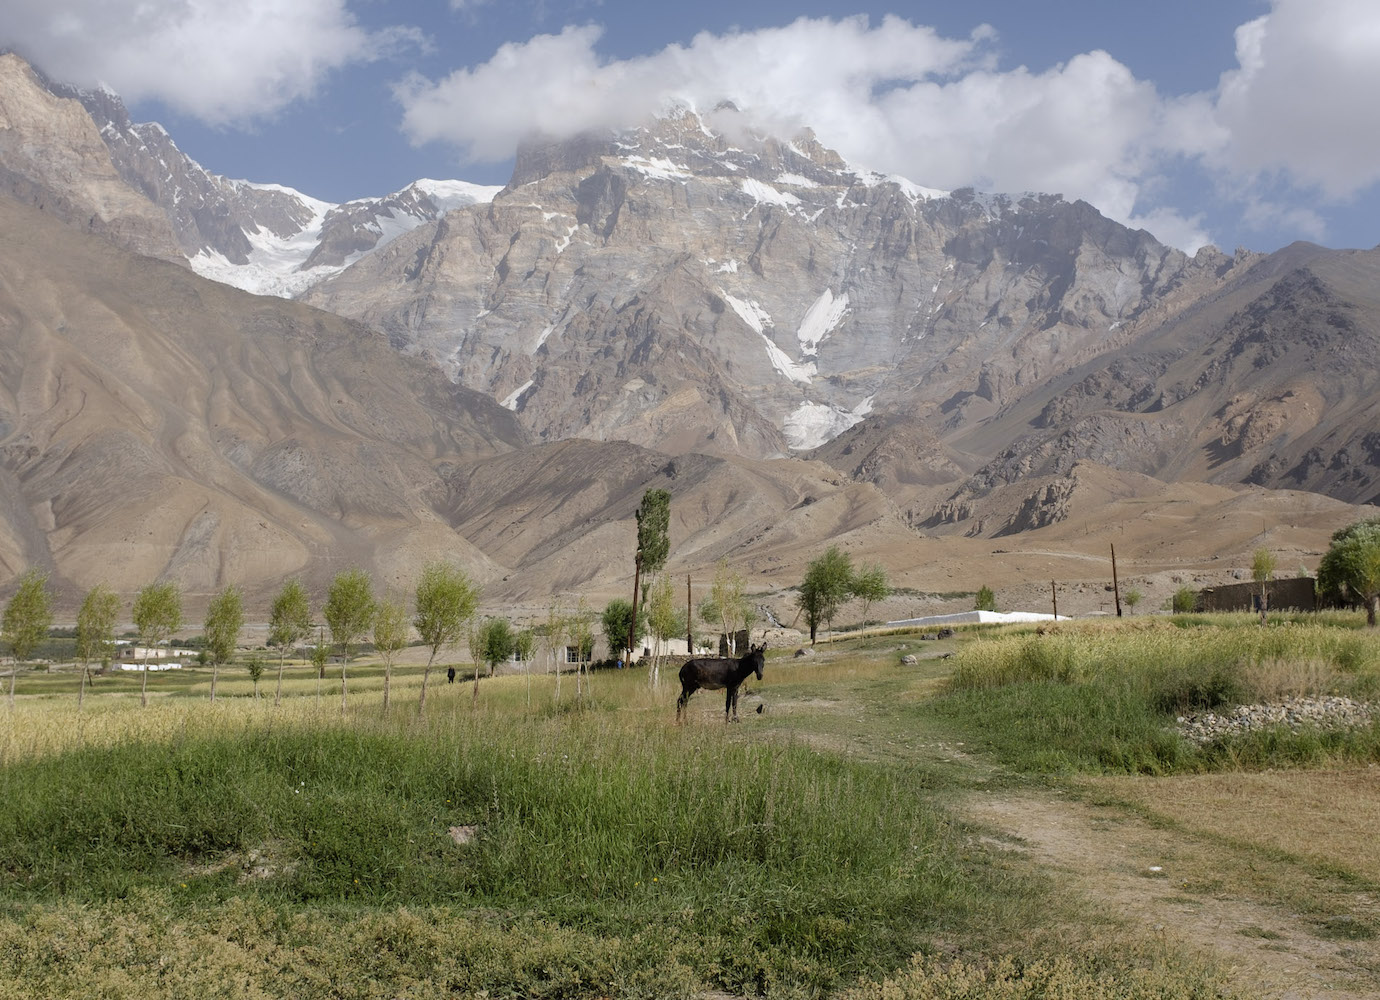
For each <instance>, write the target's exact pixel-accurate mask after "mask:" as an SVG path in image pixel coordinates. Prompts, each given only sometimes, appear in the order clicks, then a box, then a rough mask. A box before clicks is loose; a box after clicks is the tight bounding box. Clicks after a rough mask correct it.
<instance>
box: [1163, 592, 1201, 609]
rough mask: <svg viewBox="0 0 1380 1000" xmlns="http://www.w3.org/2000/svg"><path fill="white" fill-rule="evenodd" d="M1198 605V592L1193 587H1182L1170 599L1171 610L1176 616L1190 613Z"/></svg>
mask: <svg viewBox="0 0 1380 1000" xmlns="http://www.w3.org/2000/svg"><path fill="white" fill-rule="evenodd" d="M1197 604H1198V592H1197V591H1196V590H1194V589H1193V588H1192V587H1180V588H1179V589H1178V590H1176V591H1174V596H1173V597H1171V598H1170V599H1169V610H1171V611H1173V612H1174V613H1175V614H1179V615H1183V614H1188V613H1190V612H1191V611H1192V610H1193V609H1194V608H1195V607H1196V606H1197Z"/></svg>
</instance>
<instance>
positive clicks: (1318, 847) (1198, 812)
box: [1093, 765, 1380, 881]
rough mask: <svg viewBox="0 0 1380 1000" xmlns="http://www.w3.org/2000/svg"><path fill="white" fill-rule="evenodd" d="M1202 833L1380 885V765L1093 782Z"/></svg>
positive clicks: (1118, 795)
mask: <svg viewBox="0 0 1380 1000" xmlns="http://www.w3.org/2000/svg"><path fill="white" fill-rule="evenodd" d="M1093 784H1094V785H1095V786H1096V787H1099V788H1101V789H1103V790H1106V791H1111V792H1112V793H1113V794H1114V795H1116V796H1117V797H1118V798H1122V799H1125V800H1127V801H1130V802H1133V803H1135V804H1136V805H1138V806H1140V807H1142V808H1144V809H1146V810H1148V811H1150V812H1151V813H1155V814H1157V815H1161V816H1164V817H1166V818H1168V819H1171V820H1173V821H1174V822H1175V823H1177V824H1179V825H1180V826H1182V827H1183V828H1185V829H1187V830H1190V831H1192V832H1195V833H1207V834H1211V835H1215V836H1219V837H1226V838H1229V839H1231V840H1233V841H1237V842H1239V843H1242V844H1249V845H1251V846H1254V847H1262V848H1266V849H1270V850H1280V851H1286V852H1288V853H1289V854H1292V855H1294V856H1295V857H1299V858H1304V859H1307V860H1310V861H1314V862H1318V863H1321V864H1325V865H1328V866H1330V867H1334V868H1339V869H1343V870H1348V871H1352V872H1355V873H1356V874H1358V875H1361V876H1362V877H1364V878H1366V879H1369V880H1372V881H1380V843H1377V839H1376V831H1378V830H1380V767H1376V766H1374V765H1371V766H1369V767H1363V768H1350V769H1346V770H1338V771H1268V772H1265V773H1255V774H1252V773H1228V774H1198V775H1186V776H1182V777H1172V778H1106V779H1097V780H1096V781H1094V782H1093Z"/></svg>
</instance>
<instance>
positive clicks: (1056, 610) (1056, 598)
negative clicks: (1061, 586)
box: [1049, 580, 1059, 622]
mask: <svg viewBox="0 0 1380 1000" xmlns="http://www.w3.org/2000/svg"><path fill="white" fill-rule="evenodd" d="M1049 593H1050V596H1051V597H1053V598H1054V620H1055V621H1056V622H1057V621H1058V620H1059V591H1058V590H1056V589H1055V587H1054V581H1053V580H1050V581H1049Z"/></svg>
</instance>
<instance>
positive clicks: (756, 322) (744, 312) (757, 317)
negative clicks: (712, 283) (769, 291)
mask: <svg viewBox="0 0 1380 1000" xmlns="http://www.w3.org/2000/svg"><path fill="white" fill-rule="evenodd" d="M719 294H720V295H722V296H723V297H724V301H725V302H727V303H728V305H729V308H731V309H732V310H733V311H734V312H735V313H737V314H738V318H739V319H741V320H742V321H743V322H744V323H746V324H747V325H748V326H750V327H752V328H753V329H754V330H756V331H757V332H758V333H761V332H762V331H763V330H765V329H766V328H767V327H769V326H775V325H776V324H775V323H774V322H773V320H772V318H771V313H769V312H767V311H766V310H765V309H763V308H762V307H761V306H759V305H758V304H757V303H756V302H754V301H752V300H751V299H739V298H734V297H733V296H732V295H729V294H728V293H727V292H726V291H724V290H723V289H722V288H720V289H719Z"/></svg>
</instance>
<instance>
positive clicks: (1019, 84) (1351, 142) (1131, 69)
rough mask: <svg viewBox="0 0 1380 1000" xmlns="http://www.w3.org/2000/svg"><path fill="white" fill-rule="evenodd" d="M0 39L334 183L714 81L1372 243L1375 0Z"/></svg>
mask: <svg viewBox="0 0 1380 1000" xmlns="http://www.w3.org/2000/svg"><path fill="white" fill-rule="evenodd" d="M7 8H10V10H9V11H7V15H6V18H5V23H3V24H0V45H8V46H12V47H14V48H16V49H17V50H18V51H20V52H21V53H23V54H24V55H26V56H28V57H29V58H31V59H32V60H33V61H34V62H35V63H37V64H38V65H39V66H40V67H42V68H43V69H44V70H45V71H46V72H48V73H49V74H50V75H52V76H54V77H57V78H59V79H64V80H68V81H70V82H73V83H77V84H79V85H94V84H97V83H103V84H105V85H107V86H109V87H110V88H111V89H113V90H115V91H117V92H118V93H120V94H122V95H124V96H125V98H126V101H127V103H128V104H129V105H130V108H131V111H132V113H133V115H134V117H135V118H136V120H157V121H160V122H162V123H163V124H164V125H165V126H166V127H167V128H168V130H169V131H170V132H171V133H172V135H173V137H174V138H175V139H176V141H177V142H178V144H179V145H180V146H181V147H182V148H183V149H184V150H185V151H187V152H188V153H189V154H190V155H191V156H193V157H194V158H196V159H197V160H198V161H200V162H201V163H202V164H203V165H205V166H206V167H208V168H209V169H211V170H214V171H216V172H218V173H223V174H226V175H228V176H231V177H243V178H247V179H250V180H254V181H262V182H276V183H282V184H287V185H290V186H292V187H295V188H298V189H299V190H302V191H304V192H306V193H307V194H310V195H313V196H316V197H319V198H323V199H326V200H330V201H343V200H346V199H349V198H354V197H363V196H370V195H379V194H384V193H387V192H389V191H393V190H397V189H398V188H401V187H403V186H404V185H406V184H407V183H408V182H410V181H411V180H413V179H415V178H417V177H423V176H429V177H436V178H452V177H459V178H463V179H466V180H472V181H477V182H482V183H502V182H503V181H505V180H506V179H507V175H508V170H509V169H510V167H511V153H512V149H513V147H514V145H515V143H516V142H517V141H518V140H519V139H520V138H521V136H522V135H524V134H527V133H529V132H531V131H533V130H541V131H544V132H547V133H560V132H562V131H569V130H572V129H576V128H581V127H599V126H605V125H610V126H618V125H629V124H635V123H636V121H637V120H638V119H639V118H641V117H644V116H646V115H648V114H651V113H654V112H655V110H656V109H657V108H658V107H662V106H665V104H666V103H668V102H672V101H688V102H690V103H692V104H696V105H704V104H707V103H709V104H711V106H712V103H711V102H717V100H719V99H723V98H728V99H732V100H734V101H735V103H737V104H738V105H739V106H740V107H741V108H743V109H744V110H745V111H747V112H749V113H750V114H752V115H753V116H754V117H757V118H758V119H759V120H761V121H762V122H763V123H764V125H766V126H768V127H771V128H774V129H778V130H791V129H795V128H798V127H800V126H802V125H811V126H812V127H814V129H815V131H816V132H817V134H818V135H819V138H820V139H821V140H822V141H823V142H825V143H826V144H827V145H831V146H833V147H835V148H837V149H839V150H840V151H841V152H842V153H843V154H844V155H845V156H846V157H847V158H848V159H849V160H851V161H853V162H856V163H858V164H860V165H863V166H869V167H873V168H875V169H879V170H883V171H885V172H888V173H900V174H904V175H906V176H908V177H910V178H911V179H912V180H914V181H916V182H918V183H920V184H923V185H926V186H930V187H941V188H953V187H959V186H965V185H973V186H977V187H979V188H983V189H987V190H1000V191H1022V190H1043V191H1058V192H1059V193H1062V194H1064V195H1065V196H1066V197H1070V198H1073V197H1082V198H1085V199H1086V200H1088V201H1091V202H1092V203H1093V204H1095V205H1097V206H1098V207H1099V208H1100V209H1102V210H1103V211H1104V212H1105V213H1106V214H1108V215H1110V216H1112V217H1113V218H1116V219H1118V220H1119V221H1123V222H1127V223H1128V224H1132V225H1141V226H1144V227H1145V228H1148V229H1150V230H1151V231H1152V232H1154V233H1156V235H1158V236H1160V238H1161V239H1164V240H1166V241H1167V242H1172V243H1175V244H1176V245H1179V246H1183V247H1185V248H1188V249H1193V248H1195V247H1196V246H1197V245H1200V244H1201V243H1203V242H1205V241H1208V240H1210V241H1212V242H1214V243H1217V244H1218V245H1219V246H1221V247H1223V248H1225V249H1227V250H1230V249H1232V248H1233V247H1235V246H1238V245H1244V246H1248V247H1251V248H1253V249H1262V250H1272V249H1275V248H1277V247H1279V246H1282V245H1284V244H1286V243H1289V242H1291V241H1293V240H1295V239H1310V240H1314V241H1316V242H1322V243H1325V244H1328V245H1332V246H1361V247H1370V246H1374V245H1375V244H1377V243H1380V109H1378V107H1377V105H1380V102H1377V101H1376V100H1375V99H1374V98H1375V95H1377V94H1380V4H1376V3H1375V2H1374V0H1211V2H1205V0H1193V2H1189V0H1159V2H1157V3H1153V4H1149V3H1120V2H1110V0H1062V2H1052V0H1047V2H1044V3H1040V2H1035V0H969V2H967V3H964V4H956V3H953V2H952V0H946V2H943V3H928V2H920V3H915V2H912V3H892V4H872V3H862V4H858V3H853V4H844V3H838V2H826V0H808V2H807V0H800V2H794V3H779V2H758V3H753V4H745V3H742V2H741V0H738V2H733V3H730V2H722V0H700V2H697V3H685V4H656V3H647V2H645V0H639V2H628V0H602V2H598V0H510V2H503V0H451V2H446V0H433V2H383V0H294V2H291V3H287V2H282V0H241V2H239V3H237V4H234V5H224V4H222V3H220V2H219V0H138V2H135V0H10V3H8V4H7Z"/></svg>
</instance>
